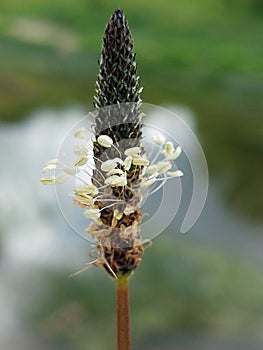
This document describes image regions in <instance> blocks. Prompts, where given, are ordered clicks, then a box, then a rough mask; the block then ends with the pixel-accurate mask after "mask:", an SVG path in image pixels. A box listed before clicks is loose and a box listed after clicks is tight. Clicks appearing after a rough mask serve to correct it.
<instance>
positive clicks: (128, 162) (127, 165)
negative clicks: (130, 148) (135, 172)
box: [124, 156, 132, 171]
mask: <svg viewBox="0 0 263 350" xmlns="http://www.w3.org/2000/svg"><path fill="white" fill-rule="evenodd" d="M131 165H132V156H128V157H126V158H125V159H124V167H125V170H126V171H129V170H130V168H131Z"/></svg>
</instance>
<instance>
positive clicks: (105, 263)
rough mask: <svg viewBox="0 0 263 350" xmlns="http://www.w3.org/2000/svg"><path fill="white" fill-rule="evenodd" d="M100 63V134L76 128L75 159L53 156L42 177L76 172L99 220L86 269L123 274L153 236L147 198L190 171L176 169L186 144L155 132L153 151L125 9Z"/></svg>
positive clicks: (88, 210)
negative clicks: (147, 228)
mask: <svg viewBox="0 0 263 350" xmlns="http://www.w3.org/2000/svg"><path fill="white" fill-rule="evenodd" d="M99 67H100V69H99V75H98V80H97V83H96V96H95V103H94V106H95V109H96V110H95V112H94V113H93V118H94V121H93V126H92V136H91V137H89V136H88V133H87V130H88V126H87V130H85V127H84V128H80V129H78V130H75V132H74V139H75V140H76V142H78V144H76V145H75V146H74V149H73V153H74V154H75V157H76V159H74V162H73V164H70V166H68V165H66V164H65V163H64V162H63V161H62V160H61V159H55V160H52V161H50V162H48V163H47V164H46V165H45V166H44V168H43V172H44V174H45V177H43V178H42V179H41V182H42V183H43V184H45V185H52V184H60V183H63V182H64V181H67V179H68V178H69V177H71V178H73V179H74V183H75V187H73V189H72V192H71V193H70V195H71V196H72V198H73V203H74V204H76V205H78V206H79V207H81V208H83V209H84V211H83V215H84V217H85V218H87V219H89V220H91V223H90V224H89V226H88V227H87V229H86V233H87V234H88V235H90V236H91V237H92V238H93V240H94V250H95V251H96V253H97V259H96V260H94V261H93V262H91V263H89V264H88V265H87V267H86V268H88V267H89V266H92V265H94V266H101V267H103V268H104V269H105V270H106V271H107V272H108V273H109V274H110V276H112V277H114V278H117V279H119V278H122V277H125V278H127V277H128V276H129V275H130V274H131V273H132V272H133V271H134V270H135V269H136V268H137V266H138V265H139V264H140V262H141V259H142V255H143V252H144V249H145V247H146V246H147V245H148V244H149V243H150V242H149V241H146V240H143V239H142V237H141V222H142V213H141V205H142V201H143V197H144V195H145V194H146V195H150V194H151V193H154V192H155V191H157V190H158V189H159V188H160V187H161V186H162V185H163V184H164V183H165V182H166V181H167V180H168V179H172V178H175V177H180V176H182V175H183V173H182V171H180V170H177V169H173V166H174V164H173V161H174V160H176V159H177V158H178V157H179V155H180V153H181V148H180V147H179V146H177V147H175V146H174V145H173V143H172V142H171V141H166V139H165V138H164V136H163V135H160V134H155V135H152V139H151V140H150V141H149V140H147V142H150V143H152V144H153V145H154V146H153V147H152V149H153V151H152V152H151V153H150V154H148V153H147V152H146V149H145V144H144V142H143V127H144V126H143V124H142V117H143V116H144V114H143V113H142V102H141V92H142V88H141V87H140V85H139V76H138V75H137V67H136V62H135V53H134V51H133V40H132V37H131V32H130V29H129V26H128V23H127V20H126V19H125V16H124V14H123V12H122V11H121V10H119V9H118V10H116V11H115V12H114V14H113V15H112V17H111V18H110V21H109V23H108V25H107V26H106V29H105V33H104V38H103V45H102V52H101V58H100V61H99ZM89 131H90V130H89ZM54 171H55V174H54ZM86 268H85V269H86ZM73 275H74V274H73Z"/></svg>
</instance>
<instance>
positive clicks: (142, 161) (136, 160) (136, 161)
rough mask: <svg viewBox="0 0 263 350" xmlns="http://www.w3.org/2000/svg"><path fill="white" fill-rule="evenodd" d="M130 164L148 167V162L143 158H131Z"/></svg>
mask: <svg viewBox="0 0 263 350" xmlns="http://www.w3.org/2000/svg"><path fill="white" fill-rule="evenodd" d="M132 163H133V164H134V165H140V166H145V165H149V163H150V162H149V160H148V159H146V158H143V157H138V158H137V157H136V158H133V160H132Z"/></svg>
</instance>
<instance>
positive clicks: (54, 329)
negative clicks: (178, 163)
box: [0, 0, 263, 350]
mask: <svg viewBox="0 0 263 350" xmlns="http://www.w3.org/2000/svg"><path fill="white" fill-rule="evenodd" d="M119 6H121V7H122V9H123V10H124V12H125V14H126V16H127V18H128V21H129V25H130V27H131V30H132V34H133V38H134V42H135V51H136V53H137V63H138V67H139V74H140V76H141V82H142V85H143V86H144V93H143V100H144V102H147V103H152V104H156V105H161V106H165V107H168V108H170V109H171V108H173V109H174V110H177V111H179V112H178V113H179V115H180V113H181V114H182V116H183V115H184V114H185V116H186V117H187V116H188V117H189V116H190V118H191V120H192V125H194V131H195V132H196V134H197V135H198V137H199V140H200V142H201V144H202V146H203V148H204V151H205V154H206V157H207V162H208V167H209V173H210V188H209V193H208V199H207V203H206V205H205V208H204V211H203V213H202V215H201V217H200V218H199V220H198V222H197V224H196V225H195V226H194V227H193V228H192V229H191V230H190V231H189V232H188V233H187V234H186V235H180V234H179V233H178V230H177V226H176V224H171V225H170V226H169V227H168V229H167V230H166V232H165V233H164V234H163V235H162V236H161V237H159V238H157V239H155V240H154V244H153V246H152V247H151V248H150V249H148V250H147V251H146V253H145V256H144V259H143V263H142V264H141V266H140V267H139V268H138V270H137V272H136V274H135V275H134V276H133V278H132V283H131V304H132V330H133V331H132V336H133V345H134V349H145V350H147V349H152V350H155V349H156V350H157V349H164V350H166V349H167V350H168V349H169V350H170V349H181V350H186V349H195V350H199V349H202V350H207V349H222V348H223V349H226V350H228V349H231V350H233V349H251V350H254V349H256V350H259V349H262V348H263V274H262V268H263V253H262V252H263V230H262V229H263V220H262V219H263V213H262V208H263V181H262V170H263V163H262V150H263V119H262V116H263V113H262V112H263V98H262V94H263V60H262V57H263V45H262V37H263V3H262V1H260V0H243V1H238V0H228V1H226V0H210V1H206V0H199V1H195V0H187V1H184V2H182V1H177V2H171V1H168V0H162V1H159V0H157V1H149V0H144V1H139V0H134V1H132V2H124V3H122V4H120V2H119V1H115V0H113V1H110V2H106V1H102V0H76V1H74V2H73V1H69V0H52V1H51V0H24V1H20V0H11V1H10V0H1V3H0V120H1V123H0V160H1V172H0V186H1V191H0V264H1V265H0V274H1V282H0V305H1V313H0V347H1V349H4V350H17V349H19V350H24V349H27V350H31V349H36V348H38V349H39V350H42V349H43V350H56V349H61V348H62V347H63V349H65V350H73V349H74V350H86V349H96V350H102V349H106V348H107V349H114V348H115V305H114V297H115V296H114V294H115V291H114V283H113V282H112V281H111V280H110V279H109V278H108V277H107V276H106V275H105V273H104V271H102V270H101V269H98V268H93V269H91V270H89V271H88V272H87V273H83V274H82V275H80V276H78V277H77V278H75V279H68V278H67V275H68V274H69V273H70V272H74V271H76V270H78V269H79V268H81V267H82V266H84V264H85V263H86V262H87V261H88V260H89V257H88V251H89V245H88V243H87V242H86V241H84V240H83V239H81V238H80V237H79V236H78V235H77V234H75V233H74V232H72V231H71V229H70V228H69V227H68V226H67V224H66V222H65V221H64V219H63V217H62V215H61V213H60V211H59V208H58V207H57V204H56V199H55V194H54V190H53V188H46V187H44V186H42V185H41V184H40V182H39V179H40V177H41V169H42V166H43V164H44V163H45V162H46V161H47V160H49V159H52V158H53V157H54V156H55V155H56V154H57V150H58V147H59V145H60V144H61V142H62V141H63V137H64V136H65V134H66V133H67V132H68V130H69V128H70V127H71V126H72V124H73V123H74V122H75V121H77V120H78V119H80V118H81V117H83V115H85V114H87V112H88V111H89V110H91V109H92V102H93V94H94V89H95V88H94V87H95V81H96V75H97V72H98V65H97V61H98V58H99V55H100V49H101V41H102V35H103V31H104V27H105V25H106V23H107V21H108V19H109V17H110V16H111V14H112V12H113V11H114V10H115V8H117V7H119Z"/></svg>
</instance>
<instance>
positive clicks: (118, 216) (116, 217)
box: [113, 209, 123, 220]
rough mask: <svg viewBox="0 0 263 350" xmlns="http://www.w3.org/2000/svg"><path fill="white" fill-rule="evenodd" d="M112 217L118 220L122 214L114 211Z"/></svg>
mask: <svg viewBox="0 0 263 350" xmlns="http://www.w3.org/2000/svg"><path fill="white" fill-rule="evenodd" d="M113 216H114V217H115V219H117V220H120V219H121V218H122V216H123V213H122V212H120V211H119V210H117V209H115V210H114V212H113Z"/></svg>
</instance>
